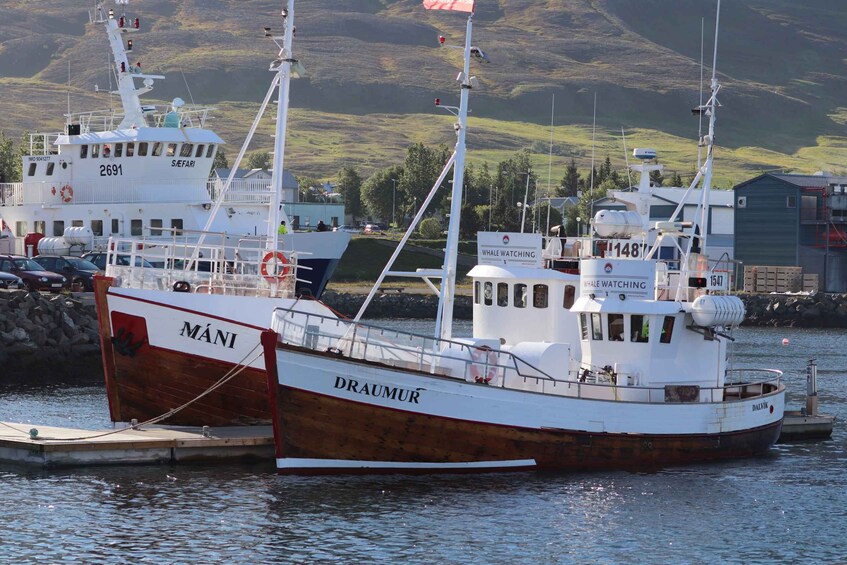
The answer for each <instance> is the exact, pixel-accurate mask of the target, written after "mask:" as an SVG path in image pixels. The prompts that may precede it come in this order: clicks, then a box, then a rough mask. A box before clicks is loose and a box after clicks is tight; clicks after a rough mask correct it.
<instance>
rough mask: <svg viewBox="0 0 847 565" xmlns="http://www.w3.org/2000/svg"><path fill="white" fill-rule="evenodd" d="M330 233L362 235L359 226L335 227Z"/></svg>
mask: <svg viewBox="0 0 847 565" xmlns="http://www.w3.org/2000/svg"><path fill="white" fill-rule="evenodd" d="M332 231H346V232H347V233H362V228H360V227H359V226H354V225H350V224H344V225H343V226H335V227H334V228H332Z"/></svg>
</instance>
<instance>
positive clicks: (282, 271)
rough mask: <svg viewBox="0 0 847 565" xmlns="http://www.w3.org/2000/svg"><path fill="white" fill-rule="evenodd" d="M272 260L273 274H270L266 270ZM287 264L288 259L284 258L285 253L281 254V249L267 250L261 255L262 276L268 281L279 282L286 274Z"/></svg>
mask: <svg viewBox="0 0 847 565" xmlns="http://www.w3.org/2000/svg"><path fill="white" fill-rule="evenodd" d="M272 261H273V263H274V264H275V266H274V272H275V274H271V273H270V272H269V270H268V265H269V264H270V263H271V262H272ZM288 265H289V262H288V259H286V258H285V255H283V254H282V251H268V252H267V253H266V254H265V256H264V257H262V268H261V271H262V276H263V277H265V279H266V280H267V281H268V282H270V283H276V282H279V281H281V280H282V279H284V278H285V276H286V275H288V269H289V267H288Z"/></svg>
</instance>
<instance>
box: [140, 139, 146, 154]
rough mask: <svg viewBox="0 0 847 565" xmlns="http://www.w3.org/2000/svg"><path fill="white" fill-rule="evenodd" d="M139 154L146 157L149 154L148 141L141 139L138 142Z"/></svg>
mask: <svg viewBox="0 0 847 565" xmlns="http://www.w3.org/2000/svg"><path fill="white" fill-rule="evenodd" d="M138 156H139V157H146V156H147V142H146V141H141V142H139V143H138Z"/></svg>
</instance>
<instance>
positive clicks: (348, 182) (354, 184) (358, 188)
mask: <svg viewBox="0 0 847 565" xmlns="http://www.w3.org/2000/svg"><path fill="white" fill-rule="evenodd" d="M335 190H336V192H338V193H339V194H341V196H342V197H343V198H344V208H345V210H346V212H347V213H348V214H350V215H351V216H352V217H353V220H354V221H355V220H356V217H357V216H361V215H362V177H360V176H359V173H358V172H356V169H354V168H353V167H344V168H343V169H341V170H340V171H338V177H337V178H336V184H335Z"/></svg>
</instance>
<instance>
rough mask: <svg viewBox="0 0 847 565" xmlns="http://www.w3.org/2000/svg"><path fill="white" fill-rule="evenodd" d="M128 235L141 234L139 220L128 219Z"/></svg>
mask: <svg viewBox="0 0 847 565" xmlns="http://www.w3.org/2000/svg"><path fill="white" fill-rule="evenodd" d="M129 235H141V220H130V223H129Z"/></svg>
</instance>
